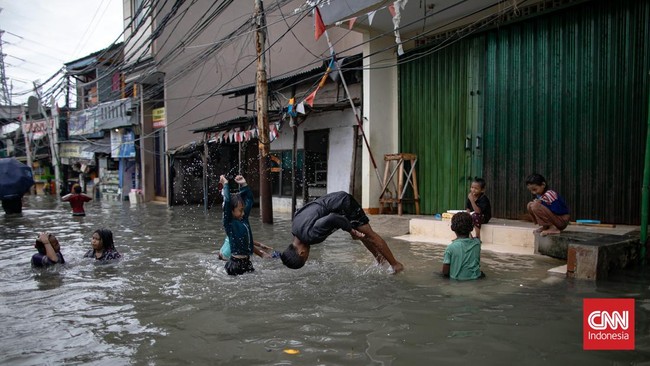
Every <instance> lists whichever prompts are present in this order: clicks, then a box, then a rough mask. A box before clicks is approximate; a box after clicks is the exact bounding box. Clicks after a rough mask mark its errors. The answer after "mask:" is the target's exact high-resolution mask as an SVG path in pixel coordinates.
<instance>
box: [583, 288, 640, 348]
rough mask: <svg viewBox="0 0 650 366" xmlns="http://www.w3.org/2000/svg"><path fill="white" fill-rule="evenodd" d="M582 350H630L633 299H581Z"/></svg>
mask: <svg viewBox="0 0 650 366" xmlns="http://www.w3.org/2000/svg"><path fill="white" fill-rule="evenodd" d="M582 349H584V350H633V349H634V299H583V303H582Z"/></svg>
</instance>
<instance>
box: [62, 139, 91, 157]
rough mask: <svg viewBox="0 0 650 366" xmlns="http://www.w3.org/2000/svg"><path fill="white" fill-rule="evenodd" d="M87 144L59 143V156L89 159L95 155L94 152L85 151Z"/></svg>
mask: <svg viewBox="0 0 650 366" xmlns="http://www.w3.org/2000/svg"><path fill="white" fill-rule="evenodd" d="M88 146H89V145H87V144H79V143H61V144H59V156H60V157H61V158H76V159H89V160H92V159H93V158H94V157H95V153H93V152H89V151H85V150H84V149H85V148H87V147H88Z"/></svg>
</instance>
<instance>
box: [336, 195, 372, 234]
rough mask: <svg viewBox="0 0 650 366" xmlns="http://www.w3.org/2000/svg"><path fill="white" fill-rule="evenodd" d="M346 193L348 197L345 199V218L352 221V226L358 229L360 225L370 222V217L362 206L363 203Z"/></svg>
mask: <svg viewBox="0 0 650 366" xmlns="http://www.w3.org/2000/svg"><path fill="white" fill-rule="evenodd" d="M345 194H346V196H347V197H346V198H345V199H344V201H343V206H344V209H343V212H344V215H345V218H346V219H348V221H350V226H352V228H353V229H356V228H358V227H359V226H363V225H365V224H368V223H369V222H370V219H368V216H367V215H366V213H365V211H363V209H362V208H361V205H359V202H357V200H355V199H354V197H352V196H351V195H350V194H347V193H345Z"/></svg>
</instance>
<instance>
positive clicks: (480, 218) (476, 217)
mask: <svg viewBox="0 0 650 366" xmlns="http://www.w3.org/2000/svg"><path fill="white" fill-rule="evenodd" d="M472 222H473V223H474V227H477V228H479V229H480V228H481V225H483V224H485V216H484V215H483V214H480V213H476V212H472Z"/></svg>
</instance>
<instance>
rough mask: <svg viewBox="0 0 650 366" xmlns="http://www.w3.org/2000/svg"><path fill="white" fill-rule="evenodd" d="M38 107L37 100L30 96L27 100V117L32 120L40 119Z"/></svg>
mask: <svg viewBox="0 0 650 366" xmlns="http://www.w3.org/2000/svg"><path fill="white" fill-rule="evenodd" d="M38 105H39V102H38V98H36V97H35V96H33V95H32V96H31V97H29V98H27V111H28V112H29V116H30V117H31V118H33V119H38V118H42V116H41V111H40V110H39V108H38Z"/></svg>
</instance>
